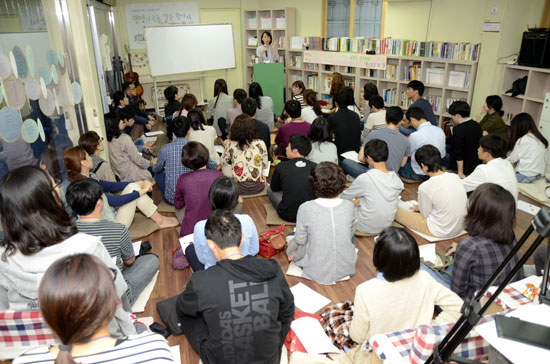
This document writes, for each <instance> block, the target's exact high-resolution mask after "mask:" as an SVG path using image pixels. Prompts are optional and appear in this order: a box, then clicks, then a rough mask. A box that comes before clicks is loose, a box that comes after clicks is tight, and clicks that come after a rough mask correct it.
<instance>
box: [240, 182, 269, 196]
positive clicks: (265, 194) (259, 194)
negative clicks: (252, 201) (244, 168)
mask: <svg viewBox="0 0 550 364" xmlns="http://www.w3.org/2000/svg"><path fill="white" fill-rule="evenodd" d="M239 196H241V197H242V198H251V197H260V196H267V184H266V185H265V187H264V189H263V191H262V192H259V193H256V194H254V195H239Z"/></svg>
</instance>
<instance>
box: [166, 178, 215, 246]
mask: <svg viewBox="0 0 550 364" xmlns="http://www.w3.org/2000/svg"><path fill="white" fill-rule="evenodd" d="M221 176H223V173H222V172H219V171H215V170H211V169H199V170H196V171H193V172H190V173H186V174H182V175H181V176H180V177H179V178H178V183H177V184H176V194H175V196H174V207H175V208H176V209H181V208H184V207H185V215H184V217H183V221H182V222H181V233H180V236H185V235H188V234H191V233H193V228H194V227H195V224H196V223H197V222H199V221H201V220H204V219H207V218H208V216H209V215H210V213H212V207H211V206H210V201H209V200H208V190H210V185H211V184H212V182H214V180H215V179H216V178H218V177H221Z"/></svg>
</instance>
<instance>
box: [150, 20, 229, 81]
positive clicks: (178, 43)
mask: <svg viewBox="0 0 550 364" xmlns="http://www.w3.org/2000/svg"><path fill="white" fill-rule="evenodd" d="M145 40H146V43H147V55H148V57H149V68H150V70H151V76H164V75H173V74H178V73H189V72H200V71H210V70H219V69H227V68H235V50H234V48H233V27H232V25H231V24H213V25H177V26H161V27H145Z"/></svg>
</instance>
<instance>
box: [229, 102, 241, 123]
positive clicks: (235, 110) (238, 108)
mask: <svg viewBox="0 0 550 364" xmlns="http://www.w3.org/2000/svg"><path fill="white" fill-rule="evenodd" d="M242 113H243V112H242V110H241V106H240V105H239V106H236V107H234V108H232V109H229V110H227V125H229V126H231V124H233V122H234V121H235V118H236V117H237V116H239V115H241V114H242Z"/></svg>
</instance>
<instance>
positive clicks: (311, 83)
mask: <svg viewBox="0 0 550 364" xmlns="http://www.w3.org/2000/svg"><path fill="white" fill-rule="evenodd" d="M306 87H307V88H310V89H312V90H318V89H319V75H306Z"/></svg>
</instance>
